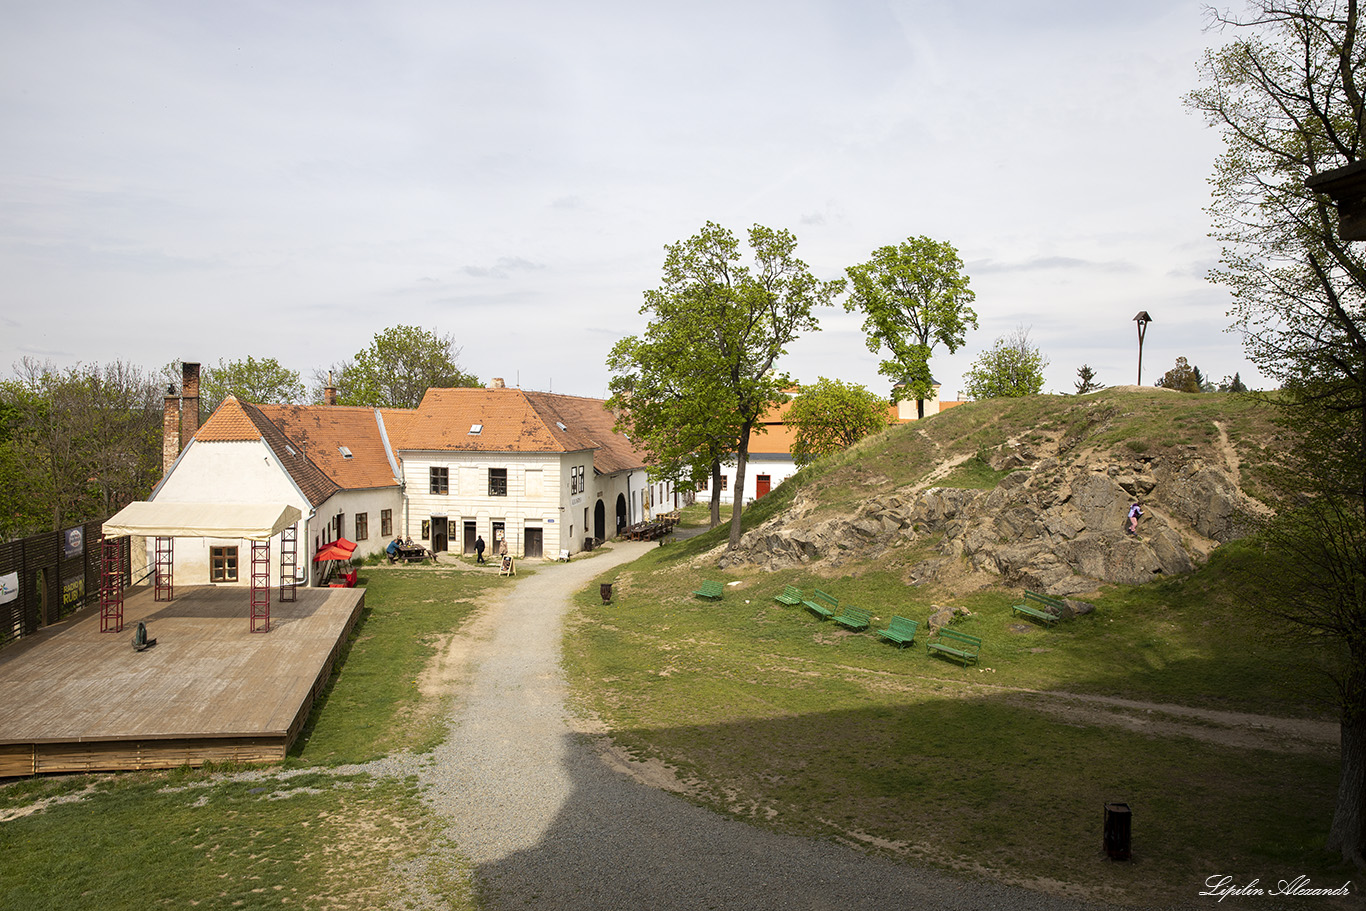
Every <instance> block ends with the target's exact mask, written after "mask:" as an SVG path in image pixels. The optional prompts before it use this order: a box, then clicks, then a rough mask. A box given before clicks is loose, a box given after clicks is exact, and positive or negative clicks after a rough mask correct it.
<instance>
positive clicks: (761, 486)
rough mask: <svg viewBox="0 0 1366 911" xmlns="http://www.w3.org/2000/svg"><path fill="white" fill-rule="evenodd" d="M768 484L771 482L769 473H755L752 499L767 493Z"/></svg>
mask: <svg viewBox="0 0 1366 911" xmlns="http://www.w3.org/2000/svg"><path fill="white" fill-rule="evenodd" d="M770 484H772V480H771V478H770V476H769V475H766V474H760V475H755V476H754V499H756V500H757V499H759V498H760V497H762V496H763V495H764V494H766V493H768V489H769V486H770Z"/></svg>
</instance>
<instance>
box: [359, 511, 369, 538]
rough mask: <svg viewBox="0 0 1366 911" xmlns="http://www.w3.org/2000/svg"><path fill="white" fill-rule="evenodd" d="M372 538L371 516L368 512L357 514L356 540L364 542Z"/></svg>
mask: <svg viewBox="0 0 1366 911" xmlns="http://www.w3.org/2000/svg"><path fill="white" fill-rule="evenodd" d="M369 537H370V514H369V513H366V512H358V513H356V540H357V541H364V540H365V539H367V538H369Z"/></svg>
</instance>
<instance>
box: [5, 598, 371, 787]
mask: <svg viewBox="0 0 1366 911" xmlns="http://www.w3.org/2000/svg"><path fill="white" fill-rule="evenodd" d="M278 594H279V593H278V590H272V591H271V605H270V631H269V632H265V633H253V632H250V629H249V621H248V615H249V613H250V592H249V590H248V589H246V588H229V587H222V588H215V587H211V586H200V587H190V586H177V588H176V598H175V600H174V601H170V602H165V601H161V602H158V601H153V600H152V591H151V589H150V588H142V589H136V590H134V592H133V593H132V594H131V595H130V596H129V597H127V598H126V600H125V602H124V613H123V617H124V620H123V624H124V625H123V632H121V633H101V632H100V609H99V606H98V605H95V606H93V607H90V608H86V609H84V610H82V611H81V612H79V613H78V614H76V615H75V616H73V617H71V618H70V619H68V620H65V621H63V622H62V623H59V624H57V625H55V626H50V627H47V628H45V629H42V630H40V631H39V632H38V633H36V634H34V635H33V636H29V637H26V638H24V639H22V640H20V641H19V642H16V643H14V644H12V645H10V646H7V647H6V648H4V649H0V777H12V776H17V775H33V774H35V773H41V772H78V771H82V772H83V771H97V770H113V769H164V768H175V767H178V766H181V765H187V764H188V765H192V766H194V765H201V764H203V763H204V762H207V761H212V762H228V761H231V762H271V761H276V760H280V759H283V758H284V756H285V753H286V752H287V751H288V750H289V747H290V745H291V744H292V743H293V742H294V738H295V737H297V736H298V735H299V731H300V730H301V729H302V728H303V725H304V722H305V721H306V720H307V719H308V712H309V709H311V708H312V706H313V700H314V699H315V698H316V697H317V696H318V695H319V694H320V693H321V692H322V689H323V687H324V686H325V685H326V684H327V680H328V677H329V675H330V674H331V673H332V665H333V663H334V662H335V661H336V659H337V655H338V654H339V653H340V651H341V648H342V646H343V645H344V644H345V643H346V636H347V633H348V632H350V630H351V628H352V627H353V626H354V625H355V622H356V620H357V619H358V618H359V617H360V612H361V609H362V608H363V606H364V604H365V590H364V589H361V588H322V589H318V588H301V589H298V600H297V601H295V602H293V603H280V602H279V601H278V600H277V599H278ZM139 620H141V621H143V622H144V623H146V624H147V636H148V638H154V639H156V640H157V644H156V645H155V646H153V647H151V648H149V649H147V650H146V651H143V652H136V651H134V650H133V645H132V641H133V633H134V631H135V630H136V629H137V625H138V621H139Z"/></svg>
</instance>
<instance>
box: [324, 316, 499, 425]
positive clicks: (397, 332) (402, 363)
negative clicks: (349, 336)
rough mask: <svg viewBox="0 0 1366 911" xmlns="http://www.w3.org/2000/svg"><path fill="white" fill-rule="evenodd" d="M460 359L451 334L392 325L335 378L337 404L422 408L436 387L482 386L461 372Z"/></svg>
mask: <svg viewBox="0 0 1366 911" xmlns="http://www.w3.org/2000/svg"><path fill="white" fill-rule="evenodd" d="M459 356H460V349H459V348H456V347H455V340H454V338H453V337H452V336H451V335H449V334H448V335H441V336H438V335H436V334H435V333H433V332H430V331H428V330H426V329H421V328H418V327H417V326H392V327H390V328H388V329H385V330H384V331H383V332H380V333H377V334H376V335H375V337H374V339H373V340H372V341H371V342H370V345H369V347H367V348H365V349H364V350H363V351H358V352H357V353H356V356H355V357H354V358H352V359H351V361H350V362H349V363H348V364H346V365H344V367H343V369H342V370H341V371H340V376H337V377H335V380H336V386H337V404H339V405H371V406H373V407H376V408H416V407H417V406H418V405H420V404H421V403H422V396H423V395H424V394H426V392H427V390H428V389H430V388H432V387H436V388H439V389H448V388H454V387H459V386H478V385H479V379H478V377H476V376H473V375H472V374H468V373H465V372H464V371H463V370H461V369H460V365H459V363H458V362H457V361H456V358H458V357H459Z"/></svg>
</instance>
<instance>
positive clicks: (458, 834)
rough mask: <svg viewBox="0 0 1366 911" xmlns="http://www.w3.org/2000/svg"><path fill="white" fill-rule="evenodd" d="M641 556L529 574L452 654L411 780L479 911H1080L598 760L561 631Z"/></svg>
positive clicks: (473, 624) (622, 550) (626, 551)
mask: <svg viewBox="0 0 1366 911" xmlns="http://www.w3.org/2000/svg"><path fill="white" fill-rule="evenodd" d="M651 548H652V545H651V544H649V543H647V542H639V543H635V542H633V543H626V542H617V543H615V544H614V545H613V547H612V548H611V549H610V550H607V551H606V552H603V553H600V554H598V555H595V556H594V558H593V559H591V560H576V561H573V562H571V563H551V564H547V565H546V566H544V567H538V569H537V571H536V572H535V573H534V574H532V575H529V576H524V577H522V578H520V579H518V580H517V582H516V583H515V584H514V585H512V586H510V587H509V588H507V589H505V590H502V593H501V594H500V595H497V596H495V597H494V599H493V600H491V601H489V602H487V603H486V604H485V605H484V606H483V607H482V608H481V609H480V611H479V612H478V613H477V614H476V615H475V616H474V617H472V618H471V620H470V621H469V623H468V624H467V625H466V628H465V629H464V630H463V631H462V635H461V640H462V641H460V642H457V643H455V644H454V646H453V649H452V652H453V653H454V652H459V653H460V654H461V655H463V656H464V662H465V666H464V668H463V670H462V671H461V672H458V673H457V674H456V675H455V676H454V677H453V678H452V679H458V680H459V681H460V683H459V684H457V685H456V688H455V690H454V696H455V703H456V706H455V708H454V710H453V713H452V716H451V719H450V721H451V735H450V736H449V737H448V738H447V740H446V742H445V743H443V744H442V745H441V746H440V747H438V748H437V749H436V751H435V752H434V753H432V754H431V755H430V757H429V758H424V760H423V762H422V766H421V768H420V770H419V772H418V776H419V780H420V781H421V783H422V785H423V796H424V799H425V800H426V801H427V803H428V804H429V806H431V807H432V809H433V810H434V811H435V812H436V813H437V814H438V815H440V816H441V817H443V818H444V819H445V820H446V823H447V834H448V836H449V837H450V838H451V839H452V840H453V841H454V842H455V844H456V847H457V850H458V852H459V853H460V855H461V856H462V857H463V858H465V859H466V860H468V861H469V862H470V863H471V864H472V865H473V868H474V877H475V880H476V883H477V887H478V889H479V898H480V907H481V908H484V909H487V911H503V909H512V908H555V909H557V911H589V909H591V911H601V909H604V908H623V909H637V908H639V909H646V908H648V909H651V911H684V909H686V911H695V909H698V908H726V909H739V911H790V909H826V908H829V909H840V911H845V909H861V908H868V909H878V911H884V909H887V908H934V909H945V911H966V909H980V908H1002V909H1009V911H1045V909H1047V911H1067V909H1080V908H1083V907H1085V906H1082V905H1078V904H1076V903H1074V902H1071V901H1068V900H1062V899H1059V898H1058V897H1056V896H1046V895H1042V894H1038V893H1032V892H1028V891H1026V890H1023V889H1018V888H1014V887H1008V886H1001V885H996V884H991V883H982V882H978V881H969V880H958V879H954V878H951V877H949V876H948V875H946V874H941V873H937V872H934V871H930V870H925V869H921V868H918V867H914V866H911V865H909V864H902V863H897V862H894V861H891V860H887V859H885V858H879V857H874V856H870V855H866V854H862V853H860V852H858V851H855V850H853V849H852V848H847V847H844V846H842V845H838V844H835V843H833V842H831V841H830V840H829V839H816V838H799V837H795V836H788V835H779V834H775V833H773V832H770V831H767V830H764V829H759V828H755V827H752V826H749V825H747V824H745V823H741V822H738V821H736V820H734V819H730V818H728V817H724V816H721V815H719V814H717V813H714V812H711V811H710V810H706V809H703V808H701V807H697V806H694V805H692V804H690V803H688V802H687V801H685V800H683V799H682V798H680V797H678V796H676V795H674V794H671V793H669V792H667V791H664V790H660V789H658V788H655V787H651V786H649V785H646V784H643V783H642V782H641V781H640V780H638V779H637V778H635V777H632V768H633V767H632V766H631V765H630V763H629V762H627V761H625V760H622V759H620V758H616V759H612V760H609V759H608V758H606V757H607V755H609V754H605V753H603V752H600V748H599V746H598V744H597V743H595V741H593V740H591V739H588V738H586V737H584V736H583V735H582V734H581V733H578V732H577V731H576V728H577V729H579V730H581V729H582V728H583V723H582V722H575V721H574V719H573V718H572V716H571V713H570V711H569V709H568V708H567V707H566V695H567V694H566V689H567V688H566V683H565V679H564V676H563V673H562V672H561V670H560V640H561V633H562V629H563V624H564V617H565V615H566V614H567V613H569V611H570V610H571V609H572V608H571V604H570V599H571V597H572V596H573V594H574V593H575V592H577V591H579V590H580V589H582V588H583V587H584V586H586V585H588V584H589V583H590V582H592V581H593V580H594V579H596V578H598V577H600V576H601V575H602V574H603V573H605V572H607V571H609V570H611V569H612V568H613V567H615V566H618V565H621V564H623V563H626V562H628V561H630V560H633V559H635V558H637V557H639V556H641V555H643V554H644V553H646V552H647V551H649V550H650V549H651ZM623 773H625V774H623ZM636 774H639V773H638V772H637V773H636ZM1097 838H1099V836H1097Z"/></svg>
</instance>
